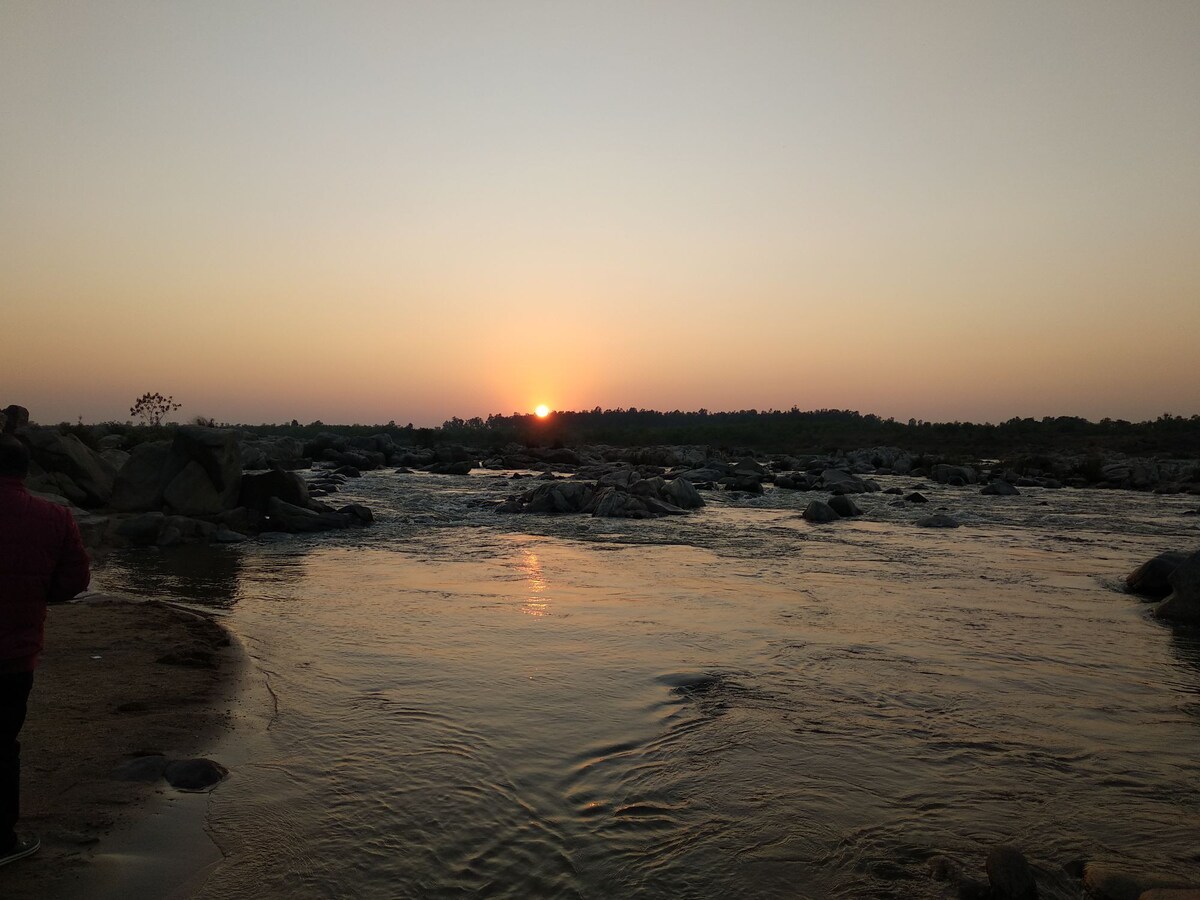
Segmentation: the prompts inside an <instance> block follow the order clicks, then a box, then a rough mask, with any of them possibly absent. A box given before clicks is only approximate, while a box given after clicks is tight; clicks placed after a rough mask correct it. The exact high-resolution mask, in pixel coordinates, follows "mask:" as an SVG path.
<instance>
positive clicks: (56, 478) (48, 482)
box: [25, 472, 88, 506]
mask: <svg viewBox="0 0 1200 900" xmlns="http://www.w3.org/2000/svg"><path fill="white" fill-rule="evenodd" d="M25 487H26V488H27V489H29V490H31V491H33V492H34V493H40V494H56V495H58V496H59V497H65V498H66V499H67V500H68V501H70V502H71V503H72V504H74V505H75V506H86V505H87V503H88V495H87V493H86V492H85V491H84V490H83V488H81V487H80V486H79V485H77V484H76V483H75V482H74V480H73V479H72V478H71V476H70V475H68V474H67V473H66V472H45V473H43V474H41V475H31V476H30V477H28V478H26V479H25Z"/></svg>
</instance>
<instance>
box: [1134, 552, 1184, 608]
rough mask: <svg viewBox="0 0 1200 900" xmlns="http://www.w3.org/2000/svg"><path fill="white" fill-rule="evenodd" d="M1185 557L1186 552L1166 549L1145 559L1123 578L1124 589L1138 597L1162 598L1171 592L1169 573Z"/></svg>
mask: <svg viewBox="0 0 1200 900" xmlns="http://www.w3.org/2000/svg"><path fill="white" fill-rule="evenodd" d="M1185 559H1187V554H1186V553H1179V552H1176V551H1174V550H1168V551H1167V552H1165V553H1160V554H1158V556H1156V557H1154V558H1153V559H1149V560H1146V562H1144V563H1142V564H1141V565H1140V566H1138V567H1137V568H1136V569H1134V570H1133V571H1132V572H1130V573H1129V575H1127V576H1126V578H1125V589H1126V590H1127V591H1129V593H1131V594H1137V595H1138V596H1139V597H1149V598H1150V599H1152V600H1162V599H1164V598H1165V597H1166V596H1167V595H1168V594H1170V593H1171V575H1172V574H1173V573H1174V571H1175V570H1176V569H1178V568H1179V566H1180V564H1181V563H1182V562H1183V561H1184V560H1185Z"/></svg>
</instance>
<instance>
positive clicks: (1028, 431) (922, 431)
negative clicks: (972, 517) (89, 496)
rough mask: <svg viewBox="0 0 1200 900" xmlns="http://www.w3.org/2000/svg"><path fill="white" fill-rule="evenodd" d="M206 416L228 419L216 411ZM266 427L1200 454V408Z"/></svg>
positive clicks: (952, 452) (289, 432) (404, 436)
mask: <svg viewBox="0 0 1200 900" xmlns="http://www.w3.org/2000/svg"><path fill="white" fill-rule="evenodd" d="M197 421H198V422H199V423H200V424H206V425H218V424H220V425H224V426H226V427H230V426H228V423H217V422H215V421H213V420H211V419H199V420H197ZM170 427H171V426H170V425H154V426H152V425H131V424H128V423H105V424H103V425H100V426H92V425H83V424H77V425H69V424H64V425H63V426H62V428H63V429H64V430H67V431H70V432H72V433H74V434H76V435H77V436H78V437H79V438H80V439H82V440H83V441H84V442H85V443H88V444H91V445H93V446H94V445H95V443H96V442H97V441H98V439H99V437H102V436H103V435H104V434H112V433H122V434H125V435H126V437H127V439H128V440H127V446H128V445H132V444H136V443H141V442H142V441H146V440H160V439H162V438H164V437H167V436H169V434H170ZM233 427H237V428H239V429H241V430H242V431H245V432H247V433H248V434H252V435H256V436H263V437H265V436H267V435H286V436H291V437H296V438H300V439H310V438H313V437H315V436H316V435H317V434H320V433H321V432H336V433H339V434H344V435H348V436H355V435H372V434H387V435H389V436H390V437H391V438H392V439H393V441H394V442H395V443H397V444H402V445H409V446H417V447H428V446H437V445H439V444H465V445H468V446H473V447H479V448H481V449H486V448H498V447H503V446H505V445H507V444H519V445H523V446H528V447H558V446H568V447H570V446H582V445H586V444H609V445H613V446H618V447H635V446H653V445H663V444H670V445H686V444H698V445H707V446H711V447H716V448H722V449H728V450H755V451H761V452H765V453H790V454H804V453H830V452H833V451H836V450H839V449H841V450H849V449H854V448H860V447H875V446H891V447H900V448H902V449H904V450H908V451H910V452H911V453H914V454H937V455H939V456H944V457H961V458H976V459H978V458H1013V457H1018V456H1030V455H1036V454H1039V453H1067V454H1084V455H1087V454H1097V455H1100V454H1113V453H1120V454H1128V455H1131V456H1156V455H1163V456H1172V457H1177V458H1179V457H1182V458H1196V457H1200V415H1193V416H1191V417H1184V416H1173V415H1170V414H1164V415H1161V416H1159V417H1158V418H1157V419H1154V420H1153V421H1147V422H1127V421H1124V420H1120V419H1102V420H1101V421H1099V422H1091V421H1088V420H1087V419H1082V418H1079V417H1076V416H1058V417H1053V418H1052V417H1046V418H1043V419H1032V418H1026V419H1017V418H1014V419H1009V420H1008V421H1007V422H1001V423H999V424H995V425H993V424H987V423H984V424H977V423H973V422H923V421H919V420H916V419H909V420H908V421H907V422H898V421H896V420H894V419H884V418H880V417H879V416H876V415H872V414H862V413H859V412H856V411H853V410H838V409H820V410H809V411H801V410H799V409H796V408H794V407H793V408H792V409H790V410H762V411H760V410H753V409H750V410H738V411H731V412H709V411H708V410H704V409H701V410H697V411H694V412H681V411H679V410H673V411H671V412H660V411H658V410H650V409H635V408H630V409H600V408H596V409H593V410H589V411H582V412H574V411H566V412H554V413H552V414H551V415H549V416H547V417H546V418H538V417H537V416H535V415H532V414H528V415H522V414H518V413H514V414H512V415H508V416H505V415H491V416H488V418H487V419H482V418H473V419H467V420H464V419H460V418H453V419H450V420H448V421H447V422H445V423H443V424H442V426H441V427H440V428H416V427H414V426H413V425H411V424H409V425H403V426H401V425H397V424H396V423H395V422H388V423H387V424H384V425H333V424H326V423H324V422H320V421H316V422H309V423H307V424H301V423H300V422H298V421H296V420H295V419H293V420H292V421H291V422H289V423H281V424H261V425H237V426H233Z"/></svg>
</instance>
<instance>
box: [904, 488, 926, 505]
mask: <svg viewBox="0 0 1200 900" xmlns="http://www.w3.org/2000/svg"><path fill="white" fill-rule="evenodd" d="M904 500H905V502H907V503H928V502H929V498H928V497H926V496H925V495H924V494H921V493H919V492H917V491H913V492H912V493H911V494H909V495H908V496H907V497H905V498H904Z"/></svg>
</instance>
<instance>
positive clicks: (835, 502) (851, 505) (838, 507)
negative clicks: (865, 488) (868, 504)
mask: <svg viewBox="0 0 1200 900" xmlns="http://www.w3.org/2000/svg"><path fill="white" fill-rule="evenodd" d="M829 508H830V509H832V510H833V511H834V512H835V513H837V514H838V515H839V516H844V517H849V516H861V515H862V510H861V509H859V508H858V504H856V503H855V502H854V501H853V500H851V499H850V498H849V497H847V496H845V495H841V496H837V497H830V498H829Z"/></svg>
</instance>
